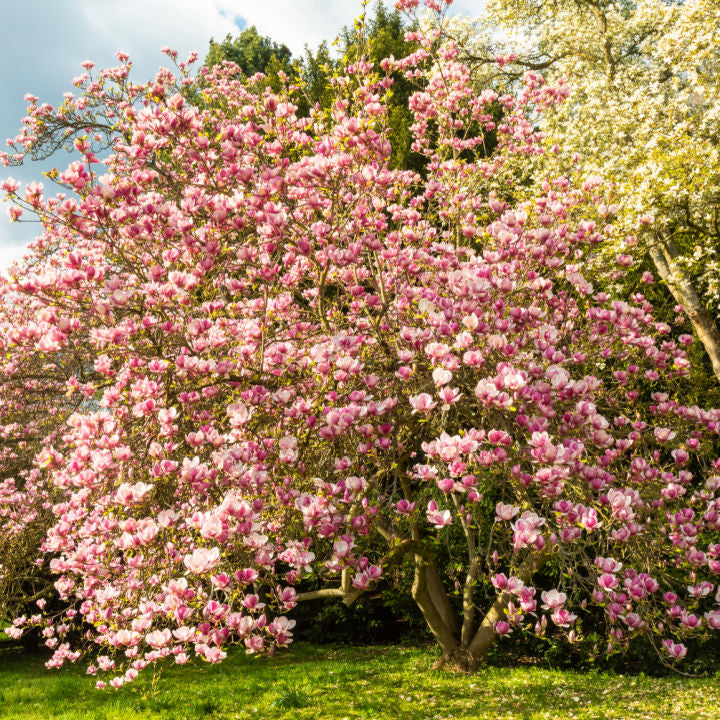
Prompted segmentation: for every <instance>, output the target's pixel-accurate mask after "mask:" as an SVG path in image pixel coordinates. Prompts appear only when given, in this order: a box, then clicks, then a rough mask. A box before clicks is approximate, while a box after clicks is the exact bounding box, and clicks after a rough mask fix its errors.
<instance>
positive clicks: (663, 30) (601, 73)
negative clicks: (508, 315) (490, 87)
mask: <svg viewBox="0 0 720 720" xmlns="http://www.w3.org/2000/svg"><path fill="white" fill-rule="evenodd" d="M719 12H720V11H719V10H718V7H717V3H714V2H706V1H705V0H690V1H689V2H684V3H670V2H664V1H663V0H641V1H640V2H625V1H624V0H599V1H595V0H587V2H586V1H585V0H582V1H580V2H574V1H573V2H563V1H562V0H558V1H551V2H546V1H544V0H527V1H525V0H523V1H522V2H504V0H495V1H493V2H490V3H488V13H489V14H488V16H487V17H486V18H485V20H484V21H481V22H480V23H478V24H476V25H475V26H474V27H472V26H471V25H470V24H468V23H465V24H463V23H462V22H459V23H456V24H455V25H454V28H453V30H451V31H450V34H451V35H453V36H454V37H455V38H456V39H460V40H462V41H463V44H464V47H465V48H466V51H467V54H468V56H469V57H468V59H469V60H472V61H473V62H474V63H475V64H476V66H477V67H478V68H480V69H485V70H488V69H492V68H493V67H494V64H493V62H492V61H493V59H494V58H495V57H496V56H500V57H502V58H504V60H503V67H504V70H503V73H502V74H501V76H502V77H505V78H506V79H507V78H517V77H518V76H519V75H520V74H521V73H522V72H523V71H524V70H525V69H527V68H530V69H535V70H542V71H543V72H544V73H545V74H546V76H547V77H548V79H550V80H551V81H554V80H556V79H558V78H565V79H566V80H567V82H568V87H569V90H570V96H569V98H568V100H567V102H565V103H561V104H559V105H557V106H556V107H554V108H552V109H551V110H550V111H549V112H548V113H547V114H546V116H545V117H544V120H543V130H544V131H545V132H546V133H547V143H548V145H549V146H550V145H553V144H557V145H558V147H560V148H561V157H553V158H550V157H549V156H544V159H543V161H542V162H545V163H547V162H548V161H549V160H551V161H552V162H553V163H558V161H559V164H556V165H555V167H556V169H558V168H565V170H569V169H570V168H572V167H573V166H577V163H578V156H576V157H575V158H571V155H572V154H573V153H577V152H579V153H580V155H581V157H582V159H581V161H580V162H581V164H582V168H583V170H584V171H585V172H586V173H588V174H591V173H596V174H599V175H600V176H601V177H603V178H605V179H606V180H607V181H609V182H610V183H612V185H613V187H614V190H615V202H616V205H617V208H618V212H617V214H615V215H614V216H613V218H612V224H613V226H614V228H615V231H614V233H613V238H614V242H613V243H611V244H609V245H607V246H606V247H607V248H608V249H609V250H612V251H613V252H614V253H616V254H617V253H626V252H627V247H626V246H625V245H624V244H625V242H626V238H628V237H630V238H631V239H630V242H631V243H634V242H639V243H640V245H639V246H638V249H640V250H641V251H642V252H641V253H640V254H639V255H638V257H637V260H638V261H639V260H641V259H642V253H645V252H646V253H648V254H649V255H650V257H651V258H652V262H653V263H654V266H655V269H656V271H657V274H658V275H659V276H660V278H661V279H662V280H663V282H664V283H665V284H666V286H667V287H668V289H669V290H670V292H671V293H672V295H673V297H674V298H675V301H676V303H680V304H682V305H683V307H684V308H685V310H686V312H687V313H688V316H689V318H690V321H691V322H692V325H693V328H694V330H695V332H696V333H697V336H698V338H699V339H700V341H701V342H702V344H703V346H704V347H705V350H706V352H707V355H708V358H709V360H710V363H711V365H712V370H713V372H714V374H715V376H716V378H720V332H719V331H718V327H717V323H716V317H717V314H718V311H719V310H720V304H719V303H720V300H719V298H720V294H719V292H718V277H720V273H719V272H718V271H719V270H720V265H719V264H718V262H719V261H718V251H719V249H720V245H719V238H720V234H719V233H718V222H719V218H720V215H719V213H720V205H719V204H718V200H719V196H718V192H717V188H718V181H719V180H720V156H719V155H718V138H719V137H720V126H719V125H718V117H719V116H720V113H719V112H718V99H717V98H718V97H720V94H719V93H718V89H719V88H718V78H720V72H718V67H719V66H718V59H719V58H718V48H717V43H716V42H715V38H716V37H717V35H718V33H719V32H720V14H719ZM497 25H500V26H501V27H503V28H505V30H506V31H507V32H511V33H513V35H506V36H505V38H502V39H500V40H499V39H498V38H499V37H502V36H501V35H499V34H498V33H494V35H492V36H491V34H490V27H494V26H497ZM492 72H493V74H495V75H496V76H497V75H498V73H497V72H495V71H494V70H492ZM563 149H564V155H562V151H563ZM543 172H544V171H541V172H540V173H539V177H542V176H543ZM633 238H635V239H633ZM630 252H631V254H632V252H633V251H632V250H631V251H630Z"/></svg>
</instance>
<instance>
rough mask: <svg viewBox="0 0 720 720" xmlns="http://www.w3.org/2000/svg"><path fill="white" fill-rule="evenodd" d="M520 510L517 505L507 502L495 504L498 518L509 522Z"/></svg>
mask: <svg viewBox="0 0 720 720" xmlns="http://www.w3.org/2000/svg"><path fill="white" fill-rule="evenodd" d="M518 512H520V508H519V507H517V506H516V505H506V504H505V503H501V502H499V503H498V504H497V505H496V506H495V514H496V516H497V519H498V520H502V521H504V522H509V521H510V520H512V519H513V518H514V517H515V516H516V515H517V514H518Z"/></svg>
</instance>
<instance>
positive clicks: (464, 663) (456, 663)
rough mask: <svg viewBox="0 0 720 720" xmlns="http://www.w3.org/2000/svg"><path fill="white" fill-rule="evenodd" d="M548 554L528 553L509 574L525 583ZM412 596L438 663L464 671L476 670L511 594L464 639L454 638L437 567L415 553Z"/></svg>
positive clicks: (454, 629) (455, 628) (501, 597)
mask: <svg viewBox="0 0 720 720" xmlns="http://www.w3.org/2000/svg"><path fill="white" fill-rule="evenodd" d="M549 557H550V554H549V552H547V551H542V552H539V553H531V554H529V555H528V556H527V557H526V558H525V559H524V560H523V561H522V563H520V566H519V567H518V569H517V570H516V571H515V572H514V573H513V575H514V576H515V577H518V578H520V580H522V581H523V582H525V583H527V582H529V581H530V580H531V578H532V576H533V575H534V574H535V572H537V571H538V570H539V569H540V568H541V567H542V566H543V565H544V564H545V563H546V562H547V560H548V558H549ZM472 582H473V583H474V582H475V577H473V578H472ZM412 596H413V599H414V600H415V602H416V603H417V605H418V607H419V608H420V611H421V612H422V614H423V617H424V618H425V621H426V622H427V624H428V627H429V628H430V630H431V631H432V633H433V635H434V636H435V639H436V640H437V642H438V644H439V645H440V649H441V651H442V659H441V660H440V662H439V663H438V665H439V666H443V665H447V666H450V667H456V668H458V667H459V668H460V669H462V670H464V671H465V672H475V671H476V670H477V668H478V666H479V664H480V663H481V662H482V660H483V659H484V657H485V655H486V654H487V651H488V650H489V649H490V647H491V646H492V644H493V642H494V641H495V637H496V633H495V623H496V622H497V621H498V620H502V619H503V618H504V617H505V610H506V609H507V606H508V603H509V602H510V601H511V600H512V598H513V597H514V596H513V595H512V594H511V593H502V594H501V595H499V596H498V597H497V598H496V600H495V602H494V603H493V604H492V607H491V608H490V609H489V610H488V612H487V613H486V614H485V616H484V618H483V620H482V622H481V623H480V627H479V628H478V629H477V631H476V632H475V634H474V635H473V636H472V639H471V640H468V639H467V638H466V637H463V638H462V641H461V640H460V638H458V631H459V628H458V623H457V621H456V619H455V616H454V615H453V613H452V608H451V605H450V602H449V600H448V595H447V591H446V590H445V587H444V586H443V584H442V581H441V579H440V576H439V574H438V572H437V569H436V568H435V565H434V564H433V563H432V561H431V560H428V559H427V558H423V557H421V556H419V555H416V556H415V580H414V582H413V587H412ZM466 634H467V628H466V627H465V623H463V635H464V636H465V635H466Z"/></svg>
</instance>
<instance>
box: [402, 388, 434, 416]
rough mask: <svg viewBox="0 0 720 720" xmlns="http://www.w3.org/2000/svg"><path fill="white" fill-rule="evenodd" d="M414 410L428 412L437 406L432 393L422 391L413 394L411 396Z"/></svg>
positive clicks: (410, 400) (410, 399)
mask: <svg viewBox="0 0 720 720" xmlns="http://www.w3.org/2000/svg"><path fill="white" fill-rule="evenodd" d="M409 402H410V405H411V406H412V409H413V412H419V413H428V412H430V411H431V410H432V409H433V408H435V407H437V401H436V400H433V398H432V395H428V393H420V394H419V395H411V396H410V398H409Z"/></svg>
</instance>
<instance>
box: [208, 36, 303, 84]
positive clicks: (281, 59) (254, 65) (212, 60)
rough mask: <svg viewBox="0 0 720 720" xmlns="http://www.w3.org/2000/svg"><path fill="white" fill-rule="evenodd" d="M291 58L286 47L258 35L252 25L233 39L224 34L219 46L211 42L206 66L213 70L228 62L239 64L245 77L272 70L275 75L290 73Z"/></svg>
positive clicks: (268, 72) (267, 72)
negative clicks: (214, 67) (278, 71)
mask: <svg viewBox="0 0 720 720" xmlns="http://www.w3.org/2000/svg"><path fill="white" fill-rule="evenodd" d="M291 57H292V53H291V52H290V49H289V48H288V47H287V45H282V44H278V43H276V42H275V41H274V40H272V39H271V38H269V37H267V36H264V35H260V34H259V33H258V31H257V28H256V27H255V26H254V25H251V26H250V27H249V28H246V29H245V30H243V31H242V32H241V33H240V34H239V35H238V36H237V37H236V38H233V37H232V36H231V35H227V36H226V37H225V39H224V40H223V41H222V42H220V43H217V42H215V41H214V40H212V39H211V40H210V50H209V51H208V54H207V57H206V58H205V64H206V65H208V66H209V67H212V66H213V65H217V64H219V63H221V62H223V61H224V60H228V61H230V62H234V63H235V64H236V65H238V66H239V67H240V69H241V70H242V71H243V73H245V75H247V76H248V77H250V76H251V75H255V73H265V74H266V75H268V74H270V73H271V72H272V71H273V70H274V71H275V72H276V73H277V69H280V70H283V71H284V72H286V73H288V74H289V73H290V72H291V71H292V66H291V64H290V59H291Z"/></svg>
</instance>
